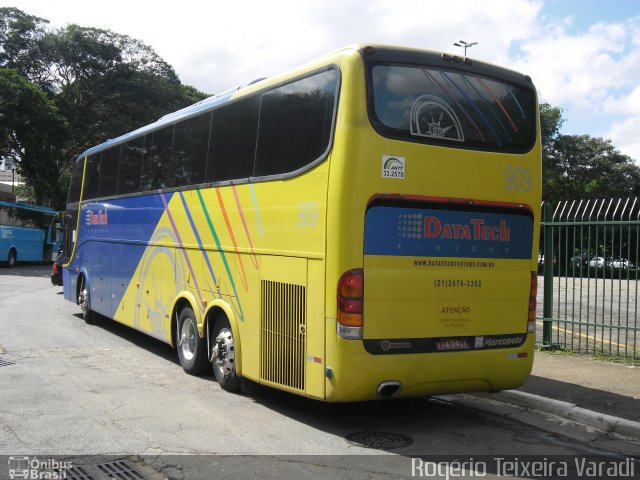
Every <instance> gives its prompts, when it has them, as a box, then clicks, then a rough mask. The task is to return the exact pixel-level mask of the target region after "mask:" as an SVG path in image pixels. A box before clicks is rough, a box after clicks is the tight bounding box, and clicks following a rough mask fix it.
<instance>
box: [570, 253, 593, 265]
mask: <svg viewBox="0 0 640 480" xmlns="http://www.w3.org/2000/svg"><path fill="white" fill-rule="evenodd" d="M588 262H589V257H588V256H587V255H585V254H580V255H576V256H574V257H571V258H570V259H569V266H571V267H586V266H587V263H588Z"/></svg>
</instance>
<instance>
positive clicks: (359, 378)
mask: <svg viewBox="0 0 640 480" xmlns="http://www.w3.org/2000/svg"><path fill="white" fill-rule="evenodd" d="M534 342H535V338H534V335H528V336H527V340H526V341H525V343H524V344H523V345H521V346H519V347H517V348H501V349H486V350H469V351H456V352H438V353H417V354H395V355H373V354H370V353H368V352H366V351H365V349H364V347H363V346H362V342H361V341H360V342H359V341H349V340H341V339H337V341H336V347H337V348H336V349H335V350H334V352H332V353H333V355H328V358H327V367H328V369H330V371H331V376H330V378H326V401H328V402H350V401H360V400H376V399H382V398H401V397H419V396H430V395H440V394H451V393H466V392H492V391H500V390H506V389H511V388H516V387H519V386H520V385H522V384H523V383H524V382H525V381H526V380H527V378H528V377H529V375H530V373H531V368H532V366H533V347H534ZM332 357H333V358H332ZM396 385H397V387H398V388H395V386H396Z"/></svg>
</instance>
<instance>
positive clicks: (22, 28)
mask: <svg viewBox="0 0 640 480" xmlns="http://www.w3.org/2000/svg"><path fill="white" fill-rule="evenodd" d="M48 23H49V22H48V20H44V19H42V18H39V17H36V16H33V15H27V14H26V13H24V12H22V11H20V10H18V9H17V8H13V7H2V8H0V66H2V67H5V68H13V69H15V70H17V71H18V73H20V74H21V75H22V76H24V77H25V78H27V79H30V80H31V81H33V82H34V83H36V84H40V83H41V82H39V81H37V78H38V77H39V76H40V75H42V74H43V73H44V72H45V71H46V65H45V63H44V62H43V60H44V58H43V54H44V52H43V46H44V44H43V41H44V38H45V36H46V26H47V24H48Z"/></svg>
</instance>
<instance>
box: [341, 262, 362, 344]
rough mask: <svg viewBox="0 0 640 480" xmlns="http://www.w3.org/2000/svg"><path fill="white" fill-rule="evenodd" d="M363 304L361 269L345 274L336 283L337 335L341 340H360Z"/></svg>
mask: <svg viewBox="0 0 640 480" xmlns="http://www.w3.org/2000/svg"><path fill="white" fill-rule="evenodd" d="M363 304H364V271H363V270H362V269H361V268H358V269H355V270H349V271H347V272H345V273H344V274H343V275H342V277H340V281H339V282H338V335H339V336H340V337H342V338H350V339H360V338H362V324H363V318H362V313H363Z"/></svg>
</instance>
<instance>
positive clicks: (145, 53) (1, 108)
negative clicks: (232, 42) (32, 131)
mask: <svg viewBox="0 0 640 480" xmlns="http://www.w3.org/2000/svg"><path fill="white" fill-rule="evenodd" d="M2 67H4V68H11V69H12V71H13V72H14V74H17V75H19V76H20V78H22V80H23V81H22V82H21V81H18V80H17V79H16V78H15V77H12V79H11V81H9V80H8V79H6V82H5V84H4V87H5V88H18V89H20V90H16V93H18V92H22V93H21V95H23V96H25V95H26V93H27V92H31V90H28V89H27V88H26V84H25V83H24V82H26V83H28V84H30V88H31V87H34V86H37V87H39V88H38V91H39V97H38V98H39V100H38V102H37V103H36V104H34V105H33V108H31V110H28V109H27V110H25V111H17V112H15V113H16V114H17V115H18V117H19V118H22V119H24V118H26V115H27V113H28V112H31V113H33V114H38V112H37V109H38V108H44V109H45V111H44V112H43V113H42V116H45V117H46V116H47V115H53V113H52V112H53V110H51V107H52V106H53V107H55V108H56V110H55V114H56V115H55V116H56V118H57V119H58V120H60V118H62V119H63V120H64V123H65V124H66V129H65V131H66V132H68V134H66V135H64V136H63V137H60V138H64V141H63V142H62V143H61V142H60V141H57V140H56V139H54V138H52V137H50V136H47V135H48V134H47V133H46V132H45V131H44V130H42V131H43V134H42V136H41V137H40V140H41V143H42V144H41V146H40V149H41V150H45V145H48V147H49V151H47V152H37V153H38V155H40V157H36V156H35V155H34V154H35V153H36V151H35V145H33V146H31V147H30V148H29V150H28V151H27V149H26V148H24V147H23V146H20V145H21V144H19V143H18V140H19V138H18V137H16V138H14V139H13V140H14V143H13V146H12V150H11V152H12V153H11V155H12V156H13V158H15V160H16V162H17V163H19V164H20V165H21V167H20V168H21V169H22V171H23V172H24V174H25V179H26V181H27V183H29V184H30V185H31V186H32V187H33V188H34V190H35V191H36V196H37V197H39V198H38V200H39V201H40V200H42V199H43V198H44V197H43V195H42V194H41V193H38V192H42V189H43V188H45V186H46V185H49V188H51V192H50V193H51V195H50V196H51V197H52V198H53V197H55V198H56V199H58V198H59V197H60V193H59V191H65V190H66V188H67V186H68V181H69V177H70V166H71V162H72V160H73V159H74V158H75V157H76V156H77V155H78V154H80V153H81V152H82V151H84V150H86V149H87V148H90V147H91V146H93V145H96V144H99V143H102V142H104V141H106V140H108V139H110V138H115V137H117V136H119V135H122V134H123V133H126V132H127V131H131V130H134V129H136V128H139V127H141V126H143V125H145V124H148V123H152V122H154V121H155V120H157V119H158V118H160V117H161V116H163V115H165V114H166V113H169V112H172V111H174V110H177V109H180V108H182V107H185V106H187V105H190V104H192V103H195V102H197V101H199V100H202V99H203V98H206V96H207V95H206V94H204V93H202V92H199V91H197V90H196V89H195V88H193V87H188V86H185V85H182V83H181V82H180V80H179V78H178V76H177V75H176V73H175V71H174V70H173V68H172V67H171V65H169V64H168V63H167V62H165V61H164V60H163V59H162V58H161V57H160V56H159V55H157V54H156V53H155V51H154V50H153V49H152V48H151V47H149V46H147V45H145V44H144V43H143V42H141V41H139V40H136V39H133V38H131V37H128V36H126V35H120V34H117V33H114V32H111V31H109V30H102V29H97V28H87V27H81V26H78V25H68V26H66V27H63V28H60V29H55V30H51V29H48V21H47V20H44V19H41V18H39V17H35V16H31V15H27V14H25V13H24V12H21V11H20V10H18V9H16V8H0V68H2ZM5 94H6V96H7V97H9V96H10V92H8V91H5ZM30 94H33V92H31V93H30ZM42 95H44V97H42ZM45 97H48V100H49V101H50V102H51V103H47V104H46V105H45V103H43V101H44V98H45ZM17 99H18V97H16V101H17ZM36 105H37V107H36ZM23 107H24V108H26V107H27V105H26V104H24V103H20V102H18V103H16V104H15V105H11V102H8V103H5V104H0V115H4V116H6V117H7V118H9V117H10V116H11V115H13V113H12V112H11V111H9V110H5V109H9V108H23ZM50 119H51V120H52V121H53V116H51V117H50ZM55 125H59V123H56V122H53V124H52V126H51V128H52V129H54V127H55ZM22 127H25V128H26V124H24V125H22ZM22 127H21V128H22ZM16 131H17V130H16ZM21 135H22V136H23V137H24V138H26V137H25V135H26V134H25V133H22V134H21ZM29 138H30V139H31V137H29ZM49 141H51V142H52V143H50V144H47V143H46V142H49ZM45 153H46V155H45ZM42 162H49V163H47V165H44V164H43V163H42ZM35 167H37V168H35ZM53 170H57V172H56V175H52V172H53ZM41 176H42V177H43V178H40V177H41ZM52 178H56V179H57V182H58V183H57V184H56V185H52V184H48V183H47V182H51V181H52V180H51V179H52ZM55 201H56V202H58V200H55ZM58 205H59V204H58Z"/></svg>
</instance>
